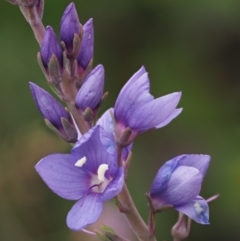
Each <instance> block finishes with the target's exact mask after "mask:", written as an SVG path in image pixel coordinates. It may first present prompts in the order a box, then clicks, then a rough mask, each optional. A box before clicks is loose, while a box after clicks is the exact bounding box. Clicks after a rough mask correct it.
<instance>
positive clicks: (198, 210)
mask: <svg viewBox="0 0 240 241" xmlns="http://www.w3.org/2000/svg"><path fill="white" fill-rule="evenodd" d="M194 207H195V210H196V212H197V213H201V212H203V208H202V207H201V205H200V204H199V203H198V202H196V203H195V204H194Z"/></svg>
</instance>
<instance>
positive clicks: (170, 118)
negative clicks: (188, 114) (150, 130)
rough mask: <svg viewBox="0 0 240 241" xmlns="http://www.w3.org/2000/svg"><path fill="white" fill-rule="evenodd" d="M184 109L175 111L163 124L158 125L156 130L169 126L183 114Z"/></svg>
mask: <svg viewBox="0 0 240 241" xmlns="http://www.w3.org/2000/svg"><path fill="white" fill-rule="evenodd" d="M182 110H183V108H179V109H175V110H174V111H173V112H172V114H171V115H170V116H169V117H168V118H167V119H166V120H165V121H163V122H162V123H161V124H159V125H157V126H156V128H157V129H158V128H162V127H164V126H166V125H168V124H169V123H170V122H171V121H172V120H173V119H175V118H176V117H177V116H179V115H180V114H181V112H182Z"/></svg>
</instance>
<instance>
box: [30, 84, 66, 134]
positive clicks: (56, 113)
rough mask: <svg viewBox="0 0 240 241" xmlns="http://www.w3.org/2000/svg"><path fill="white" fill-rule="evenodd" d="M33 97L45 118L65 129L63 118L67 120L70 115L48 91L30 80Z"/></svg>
mask: <svg viewBox="0 0 240 241" xmlns="http://www.w3.org/2000/svg"><path fill="white" fill-rule="evenodd" d="M29 85H30V90H31V92H32V96H33V99H34V101H35V103H36V105H37V107H38V110H39V111H40V112H41V114H42V116H43V118H44V119H47V120H48V121H49V122H50V123H51V124H52V125H53V126H54V127H55V128H56V129H58V130H60V131H63V126H62V122H61V118H62V117H63V118H65V119H67V120H69V119H70V116H69V115H68V113H67V112H66V111H65V109H64V108H63V106H62V105H61V104H60V103H59V102H57V101H56V99H55V98H53V97H52V96H51V95H50V94H49V93H48V92H47V91H45V90H44V89H42V88H40V87H39V86H37V85H36V84H34V83H31V82H29Z"/></svg>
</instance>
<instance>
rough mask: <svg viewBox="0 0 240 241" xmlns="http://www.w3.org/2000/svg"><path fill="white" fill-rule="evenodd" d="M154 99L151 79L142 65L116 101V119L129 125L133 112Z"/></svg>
mask: <svg viewBox="0 0 240 241" xmlns="http://www.w3.org/2000/svg"><path fill="white" fill-rule="evenodd" d="M151 100H153V96H152V95H151V94H149V79H148V75H147V73H146V71H145V68H144V67H142V68H141V69H140V70H139V71H138V72H136V73H135V74H134V75H133V76H132V77H131V78H130V80H129V81H128V82H127V83H126V84H125V85H124V87H123V88H122V90H121V91H120V93H119V95H118V98H117V100H116V103H115V107H114V113H115V117H116V120H117V121H118V122H122V123H123V124H126V125H128V119H129V118H130V117H131V115H132V112H133V111H134V110H135V109H138V108H139V107H140V106H142V105H143V104H146V103H148V102H150V101H151Z"/></svg>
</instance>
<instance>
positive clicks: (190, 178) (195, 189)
mask: <svg viewBox="0 0 240 241" xmlns="http://www.w3.org/2000/svg"><path fill="white" fill-rule="evenodd" d="M202 180H203V176H202V174H201V173H200V172H199V171H198V169H196V168H194V167H186V166H179V167H177V168H176V169H175V170H174V171H173V173H172V175H171V177H170V179H169V182H168V185H167V188H166V189H165V190H164V191H163V192H162V193H161V194H159V195H158V196H157V199H158V200H159V204H160V203H161V204H171V205H174V206H180V205H183V204H185V203H187V202H189V201H190V200H192V199H193V198H195V197H196V196H197V195H198V194H199V192H200V189H201V184H202Z"/></svg>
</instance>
